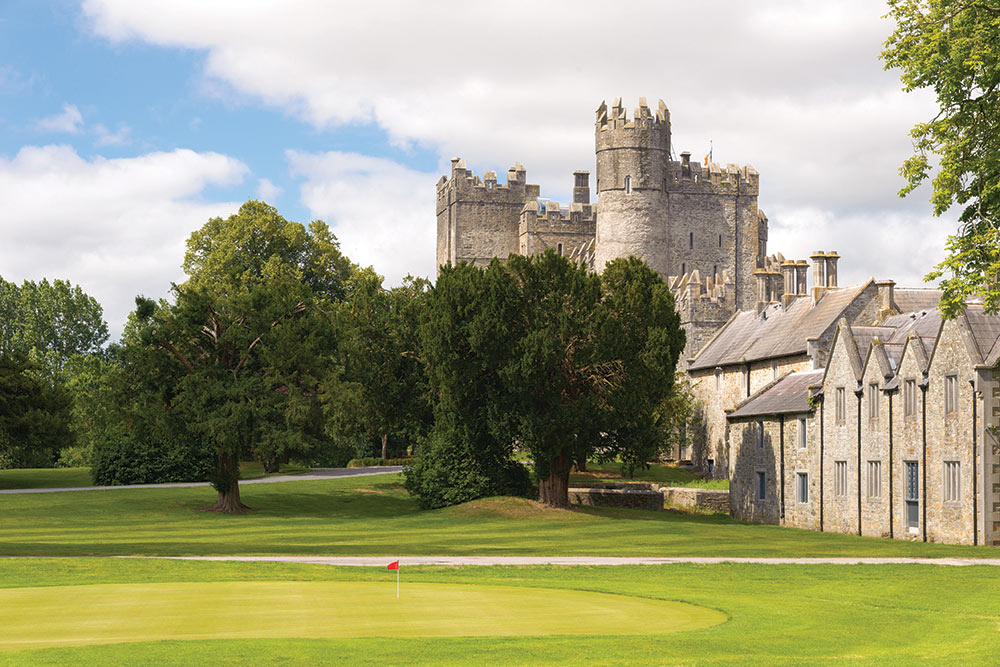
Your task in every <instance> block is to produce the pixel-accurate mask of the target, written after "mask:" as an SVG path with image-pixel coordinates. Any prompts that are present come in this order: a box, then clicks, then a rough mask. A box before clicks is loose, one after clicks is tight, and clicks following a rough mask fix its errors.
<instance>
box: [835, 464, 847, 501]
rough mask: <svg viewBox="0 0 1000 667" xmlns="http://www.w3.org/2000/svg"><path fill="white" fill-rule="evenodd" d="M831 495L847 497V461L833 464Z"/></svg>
mask: <svg viewBox="0 0 1000 667" xmlns="http://www.w3.org/2000/svg"><path fill="white" fill-rule="evenodd" d="M833 495H835V496H840V497H843V496H846V495H847V461H835V462H834V464H833Z"/></svg>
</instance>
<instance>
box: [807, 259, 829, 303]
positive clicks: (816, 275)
mask: <svg viewBox="0 0 1000 667" xmlns="http://www.w3.org/2000/svg"><path fill="white" fill-rule="evenodd" d="M809 259H811V260H812V265H813V303H818V302H819V300H820V299H822V298H823V294H825V293H826V254H825V253H824V252H823V251H822V250H817V251H816V252H814V253H813V254H811V255H809Z"/></svg>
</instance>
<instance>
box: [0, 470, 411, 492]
mask: <svg viewBox="0 0 1000 667" xmlns="http://www.w3.org/2000/svg"><path fill="white" fill-rule="evenodd" d="M402 470H403V466H379V467H373V468H313V469H312V472H308V473H303V474H301V475H272V476H270V477H259V478H257V479H241V480H240V486H243V485H244V484H271V483H273V482H303V481H307V480H315V479H331V478H334V477H362V476H365V475H385V474H388V473H392V472H402ZM185 486H209V483H208V482H172V483H169V484H128V485H124V486H69V487H65V488H57V489H0V494H2V493H57V492H60V491H110V490H112V489H170V488H175V487H185Z"/></svg>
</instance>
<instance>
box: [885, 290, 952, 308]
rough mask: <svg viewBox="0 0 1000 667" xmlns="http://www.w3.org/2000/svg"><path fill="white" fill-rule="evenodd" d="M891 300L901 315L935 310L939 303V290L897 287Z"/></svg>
mask: <svg viewBox="0 0 1000 667" xmlns="http://www.w3.org/2000/svg"><path fill="white" fill-rule="evenodd" d="M892 300H893V301H895V302H896V306H897V307H898V308H899V312H901V313H912V312H914V311H917V310H937V306H938V302H939V301H941V290H936V289H916V288H912V287H897V288H896V289H894V290H893V295H892Z"/></svg>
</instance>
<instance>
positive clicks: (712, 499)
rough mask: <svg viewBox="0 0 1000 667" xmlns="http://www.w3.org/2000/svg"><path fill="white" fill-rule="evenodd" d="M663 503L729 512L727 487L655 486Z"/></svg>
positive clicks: (723, 512) (721, 512)
mask: <svg viewBox="0 0 1000 667" xmlns="http://www.w3.org/2000/svg"><path fill="white" fill-rule="evenodd" d="M656 488H657V489H658V490H659V491H661V492H662V493H663V500H664V503H665V504H667V505H675V506H677V507H700V508H702V509H706V510H709V511H711V512H718V513H720V514H729V490H728V489H696V488H691V487H687V486H657V487H656Z"/></svg>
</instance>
